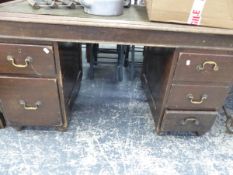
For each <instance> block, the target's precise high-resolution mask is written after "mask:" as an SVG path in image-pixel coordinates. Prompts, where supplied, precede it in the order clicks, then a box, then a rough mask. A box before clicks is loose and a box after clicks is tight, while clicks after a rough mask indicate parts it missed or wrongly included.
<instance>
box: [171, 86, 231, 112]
mask: <svg viewBox="0 0 233 175" xmlns="http://www.w3.org/2000/svg"><path fill="white" fill-rule="evenodd" d="M229 90H230V88H229V87H228V86H208V85H179V84H173V85H172V86H171V90H170V95H169V97H168V101H167V107H168V108H169V109H190V110H191V109H198V110H212V109H213V110H216V109H219V108H221V107H222V105H223V104H224V101H225V98H226V97H227V95H228V92H229Z"/></svg>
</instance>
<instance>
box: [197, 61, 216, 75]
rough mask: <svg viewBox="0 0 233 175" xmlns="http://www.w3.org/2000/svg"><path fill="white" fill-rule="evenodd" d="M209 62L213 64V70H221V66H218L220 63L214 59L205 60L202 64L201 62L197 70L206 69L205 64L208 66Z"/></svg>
mask: <svg viewBox="0 0 233 175" xmlns="http://www.w3.org/2000/svg"><path fill="white" fill-rule="evenodd" d="M207 64H209V65H212V66H213V70H214V71H215V72H217V71H219V66H218V64H217V63H216V62H214V61H205V62H204V63H203V64H202V65H201V64H199V65H197V70H198V71H203V70H204V69H205V66H206V65H207Z"/></svg>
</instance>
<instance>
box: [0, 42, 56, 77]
mask: <svg viewBox="0 0 233 175" xmlns="http://www.w3.org/2000/svg"><path fill="white" fill-rule="evenodd" d="M0 65H1V66H0V73H2V74H18V75H30V76H37V77H42V76H53V77H55V76H56V71H55V63H54V54H53V48H52V47H51V46H47V45H41V46H40V45H23V44H6V43H1V44H0Z"/></svg>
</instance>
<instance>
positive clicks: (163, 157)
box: [0, 64, 233, 175]
mask: <svg viewBox="0 0 233 175" xmlns="http://www.w3.org/2000/svg"><path fill="white" fill-rule="evenodd" d="M87 71H88V66H87V64H84V77H83V81H82V87H81V91H80V95H79V97H78V99H77V101H76V104H75V106H74V110H73V112H72V120H71V122H70V126H69V129H68V131H67V132H64V133H63V132H58V131H55V130H53V129H40V128H36V129H35V128H26V129H25V130H23V131H21V132H17V131H15V130H14V129H12V128H6V129H3V130H0V146H1V149H0V175H8V174H9V175H19V174H20V175H50V174H51V175H89V174H90V175H91V174H93V175H96V174H97V175H118V174H119V175H156V174H172V175H176V174H181V175H190V174H194V175H210V174H211V175H218V174H224V175H228V174H229V175H230V174H232V172H233V135H230V134H228V133H226V129H225V123H224V121H225V119H226V118H225V116H224V115H221V116H219V117H218V119H217V121H216V123H215V125H214V127H213V128H212V130H211V131H210V132H209V133H207V134H206V135H204V136H202V137H196V136H174V135H167V136H158V135H157V134H156V133H155V127H154V123H153V119H152V115H151V112H150V109H149V105H148V103H147V100H146V97H145V94H144V92H143V89H142V88H141V83H140V79H139V72H138V73H137V76H136V79H135V80H134V81H133V82H131V81H128V80H127V75H128V73H127V70H126V71H125V76H124V81H123V82H120V83H116V82H115V81H114V80H113V79H114V72H113V70H112V69H111V67H109V66H108V67H106V66H99V67H98V68H97V69H96V76H95V79H94V80H89V79H88V78H87V76H86V75H87ZM227 107H229V108H233V96H232V97H229V98H228V102H227Z"/></svg>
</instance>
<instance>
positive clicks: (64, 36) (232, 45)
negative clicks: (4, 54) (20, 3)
mask: <svg viewBox="0 0 233 175" xmlns="http://www.w3.org/2000/svg"><path fill="white" fill-rule="evenodd" d="M0 26H4V27H1V28H0V38H14V39H16V38H18V39H19V38H21V39H30V40H47V41H72V42H79V41H82V42H92V43H96V42H108V43H112V42H114V43H119V44H120V43H122V44H141V45H147V46H162V47H190V48H202V49H204V48H215V49H233V36H231V35H230V36H227V35H218V34H203V33H188V32H187V33H186V32H175V31H173V32H170V31H154V30H142V29H126V28H110V27H95V26H81V25H80V26H77V25H76V26H74V25H58V24H42V23H26V22H21V23H20V22H9V21H0ZM15 29H18V30H15Z"/></svg>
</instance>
